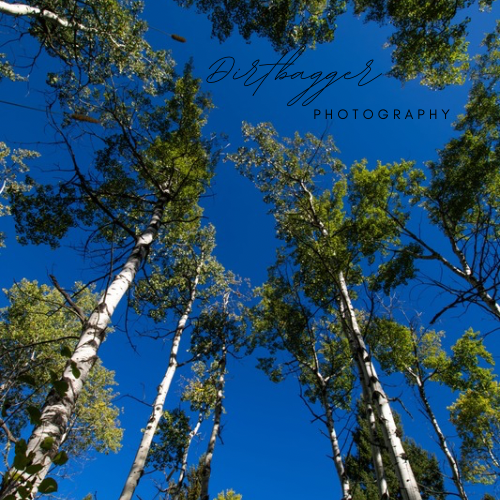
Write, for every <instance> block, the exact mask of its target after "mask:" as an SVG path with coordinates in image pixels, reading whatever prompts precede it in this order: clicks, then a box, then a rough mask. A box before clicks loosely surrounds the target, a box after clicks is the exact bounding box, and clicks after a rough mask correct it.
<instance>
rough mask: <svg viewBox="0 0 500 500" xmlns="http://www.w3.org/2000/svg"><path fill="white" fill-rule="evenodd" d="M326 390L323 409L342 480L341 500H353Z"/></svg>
mask: <svg viewBox="0 0 500 500" xmlns="http://www.w3.org/2000/svg"><path fill="white" fill-rule="evenodd" d="M325 390H326V388H325V387H323V391H322V402H323V409H324V410H325V415H326V426H327V428H328V437H329V438H330V444H331V446H332V453H333V462H334V464H335V469H336V470H337V475H338V477H339V480H340V484H341V488H342V499H341V500H351V499H352V496H351V489H350V485H349V478H348V477H347V472H346V470H345V466H344V460H343V459H342V453H341V452H340V446H339V440H338V438H337V433H336V432H335V422H334V420H333V414H332V409H331V408H330V405H329V403H328V398H327V397H326V394H325Z"/></svg>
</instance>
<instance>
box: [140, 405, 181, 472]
mask: <svg viewBox="0 0 500 500" xmlns="http://www.w3.org/2000/svg"><path fill="white" fill-rule="evenodd" d="M190 431H191V427H190V423H189V417H188V416H187V415H186V413H185V412H184V411H183V410H181V409H175V410H172V411H165V412H164V413H163V417H162V419H161V420H160V423H159V425H158V430H157V431H156V434H155V441H154V443H153V444H152V446H151V450H150V452H149V454H148V464H149V465H150V466H151V467H153V468H154V469H156V470H165V469H171V468H173V469H179V468H180V467H181V466H182V462H183V457H184V453H185V451H186V447H187V446H188V445H189V433H190Z"/></svg>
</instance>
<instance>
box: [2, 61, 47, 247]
mask: <svg viewBox="0 0 500 500" xmlns="http://www.w3.org/2000/svg"><path fill="white" fill-rule="evenodd" d="M0 68H1V67H0ZM0 74H1V69H0ZM38 156H39V154H38V153H36V152H35V151H28V150H26V149H17V150H14V151H11V149H10V148H8V147H7V145H6V144H5V143H4V142H1V141H0V197H1V198H5V197H6V195H7V194H8V193H14V192H26V191H28V190H29V189H30V185H29V184H30V183H29V180H28V181H24V180H22V179H21V178H20V177H21V176H23V174H25V173H26V172H27V171H28V166H27V165H26V161H27V160H28V161H29V160H32V159H34V158H37V157H38ZM1 198H0V199H1ZM9 214H10V207H9V205H4V204H3V203H2V202H1V201H0V217H2V216H5V215H9ZM2 246H4V234H3V233H1V232H0V247H2Z"/></svg>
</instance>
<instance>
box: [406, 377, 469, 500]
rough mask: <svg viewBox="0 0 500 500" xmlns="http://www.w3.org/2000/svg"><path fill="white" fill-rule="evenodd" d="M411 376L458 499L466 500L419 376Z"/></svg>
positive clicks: (455, 463)
mask: <svg viewBox="0 0 500 500" xmlns="http://www.w3.org/2000/svg"><path fill="white" fill-rule="evenodd" d="M411 375H412V376H413V377H414V378H415V382H416V384H417V388H418V394H419V396H420V400H421V401H422V404H423V406H424V410H425V413H426V414H427V417H428V418H429V420H430V422H431V424H432V427H433V428H434V432H435V433H436V436H437V437H438V441H439V447H440V448H441V451H442V452H443V453H444V455H445V457H446V459H447V460H448V464H449V465H450V468H451V474H452V479H453V482H454V483H455V487H456V488H457V491H458V495H459V496H460V498H461V499H462V500H468V498H467V493H466V492H465V489H464V485H463V483H462V478H461V474H460V468H459V466H458V463H457V460H456V459H455V457H454V456H453V455H452V453H451V451H450V449H449V448H448V443H447V442H446V437H445V435H444V434H443V431H442V430H441V427H440V426H439V423H438V421H437V418H436V415H434V412H433V411H432V408H431V405H430V403H429V400H428V399H427V394H426V391H425V385H424V383H423V381H422V379H421V377H420V376H419V375H417V374H413V373H411Z"/></svg>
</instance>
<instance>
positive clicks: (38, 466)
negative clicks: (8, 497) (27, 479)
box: [26, 464, 43, 475]
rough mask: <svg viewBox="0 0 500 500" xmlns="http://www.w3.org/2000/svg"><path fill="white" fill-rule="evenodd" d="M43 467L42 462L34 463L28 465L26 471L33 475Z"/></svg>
mask: <svg viewBox="0 0 500 500" xmlns="http://www.w3.org/2000/svg"><path fill="white" fill-rule="evenodd" d="M42 469H43V465H42V464H33V465H28V467H26V472H27V473H28V474H30V475H31V474H36V473H37V472H40V471H41V470H42Z"/></svg>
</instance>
